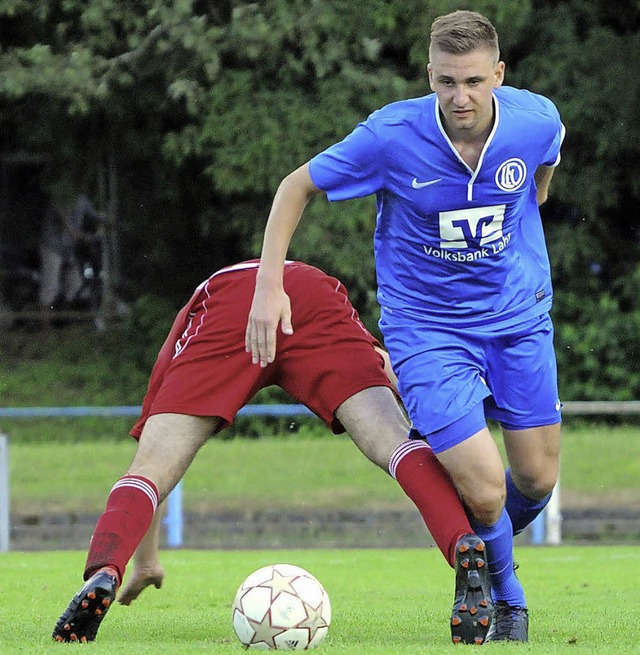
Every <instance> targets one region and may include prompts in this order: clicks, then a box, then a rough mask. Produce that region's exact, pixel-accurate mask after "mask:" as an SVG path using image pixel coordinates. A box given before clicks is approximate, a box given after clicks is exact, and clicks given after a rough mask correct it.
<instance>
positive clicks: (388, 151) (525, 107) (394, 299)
mask: <svg viewBox="0 0 640 655" xmlns="http://www.w3.org/2000/svg"><path fill="white" fill-rule="evenodd" d="M494 113H495V120H494V125H493V128H492V131H491V133H490V135H489V137H488V139H487V142H486V144H485V146H484V148H483V150H482V154H481V156H480V160H479V162H478V165H477V168H476V170H475V171H474V170H471V168H469V166H467V164H466V163H465V162H464V161H463V160H462V159H461V157H460V156H459V154H458V152H457V151H456V150H455V148H454V146H453V144H452V143H451V141H450V139H449V138H448V136H447V134H446V132H445V130H444V128H443V126H442V123H441V120H440V112H439V110H438V102H437V97H436V95H435V94H430V95H428V96H424V97H421V98H414V99H410V100H404V101H400V102H396V103H393V104H390V105H388V106H386V107H383V108H382V109H380V110H378V111H376V112H374V113H373V114H371V116H369V118H368V119H367V120H366V121H365V122H363V123H360V124H359V125H358V126H357V127H356V128H355V130H354V131H353V132H352V133H351V134H349V135H348V136H347V137H346V138H345V139H344V140H343V141H341V142H339V143H336V144H335V145H333V146H331V147H330V148H328V149H327V150H325V151H324V152H322V153H320V154H318V155H317V156H316V157H314V158H313V159H312V160H311V161H310V164H309V170H310V174H311V178H312V180H313V182H314V184H315V185H316V186H317V187H318V188H319V189H322V190H323V191H325V192H326V193H327V197H328V198H329V200H332V201H334V200H346V199H349V198H356V197H363V196H367V195H370V194H373V193H375V194H376V196H377V207H378V217H377V225H376V231H375V240H374V248H375V255H376V272H377V278H378V301H379V303H380V305H381V307H382V308H383V310H386V311H390V312H394V313H405V314H408V315H410V316H412V317H413V318H418V319H419V320H425V321H428V322H436V323H444V322H446V323H449V324H453V325H457V326H460V327H471V326H483V325H487V326H508V325H512V324H517V323H519V322H521V321H523V320H526V319H527V318H529V317H532V316H534V315H540V314H543V313H545V312H547V311H548V310H549V309H550V307H551V298H552V289H551V275H550V269H549V259H548V255H547V250H546V245H545V241H544V233H543V229H542V223H541V220H540V212H539V210H538V204H537V201H536V186H535V182H534V179H533V176H534V173H535V171H536V168H537V167H538V166H539V165H541V164H544V165H546V166H555V165H556V164H557V163H558V161H559V158H560V145H561V143H562V139H563V136H564V128H563V126H562V123H561V121H560V116H559V114H558V111H557V110H556V108H555V106H554V105H553V103H552V102H551V101H550V100H548V99H547V98H544V97H542V96H540V95H536V94H534V93H531V92H529V91H524V90H520V89H515V88H512V87H500V88H498V89H496V90H495V92H494Z"/></svg>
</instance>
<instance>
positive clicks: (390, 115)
mask: <svg viewBox="0 0 640 655" xmlns="http://www.w3.org/2000/svg"><path fill="white" fill-rule="evenodd" d="M435 101H436V95H435V93H430V94H429V95H426V96H419V97H417V98H406V99H404V100H396V101H395V102H391V103H389V104H387V105H384V107H381V108H380V109H377V110H376V111H374V112H373V113H372V114H371V115H370V116H369V121H370V122H372V123H375V124H377V125H380V126H392V125H397V124H400V123H407V122H409V123H410V122H412V121H414V120H422V119H423V117H424V115H425V113H429V112H430V113H431V114H433V113H434V105H435Z"/></svg>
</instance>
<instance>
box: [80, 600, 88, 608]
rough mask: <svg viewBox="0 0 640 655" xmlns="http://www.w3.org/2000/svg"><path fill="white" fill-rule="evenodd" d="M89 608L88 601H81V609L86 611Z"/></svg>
mask: <svg viewBox="0 0 640 655" xmlns="http://www.w3.org/2000/svg"><path fill="white" fill-rule="evenodd" d="M87 607H89V601H88V600H83V601H82V609H85V610H86V609H87Z"/></svg>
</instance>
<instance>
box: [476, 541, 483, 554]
mask: <svg viewBox="0 0 640 655" xmlns="http://www.w3.org/2000/svg"><path fill="white" fill-rule="evenodd" d="M476 550H477V551H478V552H479V553H483V552H484V544H483V543H479V544H476Z"/></svg>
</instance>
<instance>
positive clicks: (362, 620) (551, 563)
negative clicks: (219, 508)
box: [0, 546, 640, 655]
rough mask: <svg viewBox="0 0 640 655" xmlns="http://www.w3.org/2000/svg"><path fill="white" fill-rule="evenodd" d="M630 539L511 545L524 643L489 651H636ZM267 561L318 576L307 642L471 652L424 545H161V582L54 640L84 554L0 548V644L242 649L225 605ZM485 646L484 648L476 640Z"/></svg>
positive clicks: (371, 650) (441, 565) (140, 653)
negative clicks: (209, 548) (327, 611)
mask: <svg viewBox="0 0 640 655" xmlns="http://www.w3.org/2000/svg"><path fill="white" fill-rule="evenodd" d="M639 554H640V549H639V548H638V547H615V548H603V547H566V546H564V547H561V548H529V547H523V548H520V549H517V551H516V556H517V559H518V561H519V562H520V565H521V567H520V570H519V575H520V578H521V580H522V581H523V583H524V585H525V588H526V589H527V590H528V603H529V607H530V612H531V629H530V639H531V641H530V643H529V644H528V645H522V644H492V645H491V646H490V648H491V652H498V653H518V654H519V655H522V654H523V653H531V654H533V655H560V654H564V653H570V654H572V655H592V654H593V653H598V654H599V655H626V654H629V655H631V654H634V655H635V654H636V653H637V652H638V643H640V622H639V621H638V616H639V615H640V597H639V596H638V594H637V579H636V577H637V576H636V575H635V568H636V562H637V559H638V555H639ZM276 561H280V562H288V563H292V564H297V565H299V566H303V567H304V568H306V569H308V570H310V571H311V572H312V573H314V574H315V575H316V576H317V577H318V578H319V579H320V580H321V581H322V582H323V584H324V585H325V587H326V589H327V591H328V593H329V596H330V598H331V602H332V608H333V621H332V626H331V628H330V630H329V635H328V637H327V640H326V641H325V642H324V644H322V646H321V647H320V648H319V650H318V652H325V653H327V654H332V655H364V654H367V655H376V654H380V655H396V654H397V655H405V654H407V655H408V654H414V653H415V654H425V653H438V654H442V653H458V654H459V653H460V649H461V648H463V649H464V651H465V652H479V651H478V647H473V646H469V647H461V646H453V645H452V644H451V643H450V642H449V639H450V638H449V631H448V616H449V608H450V603H451V595H452V587H453V573H452V571H451V570H450V569H449V567H448V566H447V565H446V564H445V562H444V560H443V559H442V557H441V556H440V554H439V553H437V552H435V551H433V550H338V551H336V550H304V551H277V552H272V551H241V552H230V551H226V552H203V551H171V552H165V553H163V563H164V565H165V569H166V572H167V576H166V580H165V585H164V587H163V589H162V590H160V591H156V590H155V589H151V590H147V591H145V592H144V594H143V596H142V597H141V598H140V599H138V600H137V601H136V602H134V603H133V605H132V606H131V607H128V608H127V607H122V606H120V605H115V606H114V607H113V608H112V609H111V611H110V612H109V615H108V616H107V618H106V620H105V622H104V623H103V625H102V627H101V629H100V633H99V635H98V639H97V640H96V642H94V643H93V644H92V645H90V646H78V645H75V644H74V645H67V644H56V643H53V642H52V641H51V639H50V634H51V631H52V629H53V625H54V624H55V622H56V620H57V618H58V616H59V615H60V613H61V612H62V611H63V610H64V608H65V607H66V605H67V602H68V601H69V600H70V599H71V597H72V596H73V594H74V593H75V592H76V591H77V589H78V587H79V585H80V584H81V582H80V571H81V570H82V567H83V564H84V553H79V552H57V553H50V552H43V553H29V554H23V553H9V554H3V555H1V556H0V581H1V582H0V584H1V591H2V602H1V603H0V625H2V626H3V628H4V629H3V638H2V640H1V641H0V653H1V654H2V655H4V654H7V655H8V654H24V655H54V654H55V655H59V654H60V653H66V652H69V651H70V650H73V652H74V653H75V652H76V651H77V650H78V649H80V650H82V652H85V651H86V652H91V653H92V655H99V654H101V653H105V654H106V653H108V654H109V655H120V654H125V653H126V654H128V653H131V654H135V655H145V654H147V653H148V654H149V655H163V654H165V653H166V654H167V655H169V654H171V655H174V654H175V653H180V655H195V654H201V653H207V654H208V655H212V654H226V653H229V654H231V653H241V652H242V648H241V646H240V644H239V642H238V641H237V640H236V638H235V635H234V633H233V629H232V626H231V620H230V608H231V602H232V600H233V597H234V594H235V591H236V589H237V587H238V586H239V585H240V583H241V582H242V580H243V579H244V577H245V576H246V575H248V574H249V573H250V572H251V571H253V570H254V569H257V568H258V567H260V566H263V565H265V564H268V563H274V562H276ZM482 648H489V646H486V647H482Z"/></svg>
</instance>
